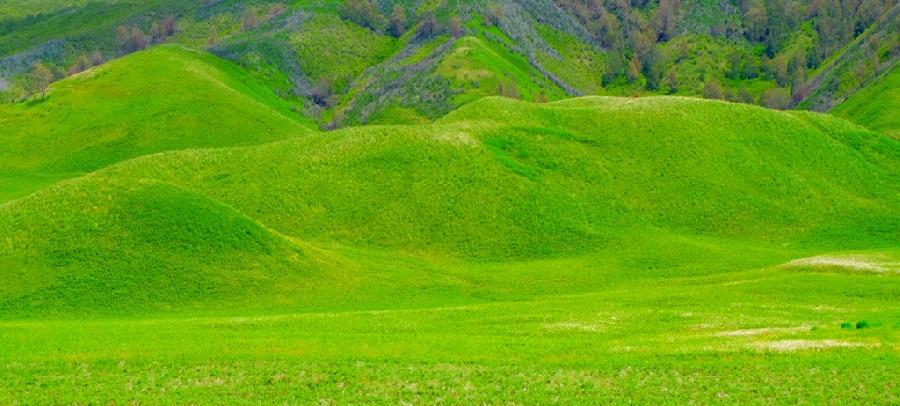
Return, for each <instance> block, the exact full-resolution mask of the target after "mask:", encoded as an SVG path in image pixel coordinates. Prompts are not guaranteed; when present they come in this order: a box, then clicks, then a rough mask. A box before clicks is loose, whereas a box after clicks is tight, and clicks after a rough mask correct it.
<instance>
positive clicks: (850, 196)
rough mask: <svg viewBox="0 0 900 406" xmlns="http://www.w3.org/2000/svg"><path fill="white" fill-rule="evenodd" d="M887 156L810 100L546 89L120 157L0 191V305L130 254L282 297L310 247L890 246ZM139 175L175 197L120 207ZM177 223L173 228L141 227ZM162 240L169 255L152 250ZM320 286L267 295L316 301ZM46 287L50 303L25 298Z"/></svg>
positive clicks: (418, 250) (177, 303)
mask: <svg viewBox="0 0 900 406" xmlns="http://www.w3.org/2000/svg"><path fill="white" fill-rule="evenodd" d="M496 117H504V119H503V120H497V119H496ZM898 169H900V144H898V143H897V141H895V140H891V139H889V138H886V137H884V136H880V135H878V134H876V133H872V132H868V131H866V130H864V129H862V128H861V127H857V126H855V125H852V124H849V123H847V122H845V121H843V120H840V119H836V118H831V117H828V116H822V115H817V114H808V113H782V112H773V111H770V110H765V109H762V108H758V107H751V106H746V105H739V104H731V103H723V102H712V101H704V100H697V99H685V98H646V99H622V98H583V99H573V100H567V101H563V102H558V103H551V104H547V105H539V104H530V103H525V102H519V101H514V100H510V99H502V98H490V99H484V100H482V101H479V102H475V103H472V104H470V105H469V106H467V107H466V108H463V109H462V110H459V111H456V112H454V113H452V114H450V115H448V116H447V117H445V118H443V119H442V120H440V121H439V122H438V123H435V124H432V125H425V126H408V127H404V126H385V127H362V128H354V129H347V130H341V131H338V132H334V133H328V134H321V135H311V136H307V137H302V138H296V139H292V140H287V141H281V142H276V143H271V144H266V145H261V146H256V147H243V148H231V149H219V150H191V151H186V152H174V153H168V154H159V155H153V156H149V157H144V158H140V159H136V160H132V161H128V162H125V163H123V164H120V165H116V166H113V167H111V168H108V169H105V170H103V171H100V172H98V173H96V174H93V175H90V176H88V177H85V178H81V179H76V180H72V181H68V182H65V183H62V184H60V185H59V186H56V187H54V188H51V189H48V190H46V191H42V192H40V193H37V194H35V195H32V196H30V197H27V198H25V199H21V200H18V201H15V202H11V203H8V204H7V205H5V206H3V207H2V209H0V232H2V233H3V234H5V235H7V236H8V238H7V240H6V243H5V244H4V245H2V246H0V258H3V259H2V261H3V262H4V263H5V264H6V266H7V267H8V269H15V270H16V271H15V272H16V274H15V275H17V278H18V279H20V280H22V281H32V280H33V281H43V282H36V283H37V284H36V285H33V286H31V285H28V286H25V287H21V286H18V284H13V285H12V286H10V289H13V291H10V292H9V293H7V294H6V300H7V306H8V307H7V309H8V311H13V310H16V311H17V312H18V311H24V312H25V313H26V314H27V313H30V312H32V311H35V312H45V311H49V310H50V309H56V310H57V311H61V310H59V309H71V310H70V311H71V312H73V313H75V314H77V313H79V312H81V311H86V312H101V313H106V312H112V313H116V312H118V310H117V309H116V308H114V307H108V306H111V305H109V304H104V300H99V299H98V300H96V301H92V302H91V304H90V305H87V304H84V303H81V302H73V300H75V299H74V298H80V297H82V295H79V294H77V293H75V292H77V289H80V288H79V286H81V285H82V284H84V283H96V281H98V280H102V281H103V284H104V285H105V286H108V287H115V288H116V289H117V290H116V291H117V292H122V293H123V294H124V293H127V292H128V290H129V289H130V288H128V286H133V285H129V284H130V283H131V282H128V281H130V280H131V279H124V280H123V279H120V278H124V277H125V276H126V275H129V274H130V272H132V270H134V269H158V270H159V272H162V274H163V275H168V276H165V277H160V278H159V279H152V278H151V279H149V280H147V281H145V283H143V284H142V285H140V286H142V289H148V290H149V291H151V292H152V291H154V290H155V288H153V286H156V284H157V283H161V281H178V280H182V278H185V277H186V276H183V274H182V270H186V269H194V271H193V272H191V273H190V275H191V278H195V277H196V278H201V280H204V283H206V284H209V286H210V287H209V288H208V289H210V290H212V291H217V289H226V290H228V291H229V292H230V293H229V295H230V296H228V298H227V300H224V301H219V300H218V299H217V296H216V295H200V294H198V295H197V297H196V298H194V299H192V300H200V301H202V302H203V303H205V304H206V307H207V308H221V307H224V308H229V307H233V308H240V307H241V305H239V304H238V303H239V302H240V301H239V300H238V298H240V297H244V296H245V295H246V294H248V293H247V292H246V291H249V292H252V294H253V295H275V296H276V297H290V295H285V294H284V292H286V291H287V292H291V291H297V292H304V291H305V289H309V288H310V287H309V286H306V285H303V286H300V287H297V285H296V284H295V283H294V282H290V281H291V280H292V279H291V278H293V276H292V275H296V274H297V273H301V274H302V273H305V272H309V271H311V270H319V271H321V272H325V274H329V273H330V272H336V271H338V269H340V268H341V267H347V266H348V265H334V264H332V265H327V264H326V265H322V264H321V262H320V261H324V260H325V259H328V258H330V260H332V261H338V262H337V264H347V263H349V264H353V263H356V264H357V265H351V266H349V267H350V269H366V270H367V271H366V273H364V274H361V275H358V276H356V277H353V276H349V275H346V274H343V273H342V274H343V275H344V276H343V277H344V278H351V280H352V279H355V278H361V279H362V280H367V279H368V278H370V277H372V275H371V274H369V273H368V272H373V271H374V270H375V269H391V268H392V267H396V266H398V265H397V264H404V265H401V266H400V268H401V269H409V268H410V267H413V268H424V269H432V270H431V271H428V272H424V273H422V274H421V275H420V276H421V277H422V278H425V280H426V281H428V283H429V284H430V283H432V282H434V281H433V280H432V279H431V278H435V277H436V276H435V274H434V272H436V271H434V269H442V268H445V267H446V266H447V264H452V263H458V262H460V261H461V262H462V263H473V264H476V263H494V262H507V261H543V260H555V259H562V258H573V257H574V258H581V257H585V258H592V257H593V256H594V255H601V256H602V255H609V253H610V252H614V251H616V250H619V249H621V247H625V246H628V245H630V244H636V245H637V246H639V247H643V250H654V251H658V252H667V251H669V250H675V249H676V248H675V247H676V246H678V245H679V244H673V243H672V242H671V241H672V240H676V241H677V240H679V239H683V238H687V239H689V240H690V239H697V238H699V239H704V238H712V239H717V240H716V241H718V242H716V243H714V244H713V245H714V246H717V247H719V248H717V249H722V250H731V248H728V247H729V246H730V245H731V244H732V243H729V242H728V241H732V242H735V243H737V242H742V243H743V244H746V246H748V247H755V248H753V249H766V248H767V247H769V248H770V249H776V248H777V249H778V250H787V251H788V252H793V253H794V254H795V255H803V254H807V253H809V252H819V251H830V250H848V249H873V248H890V247H895V246H896V244H897V242H898V239H900V235H898V234H897V230H900V223H898V218H900V215H898V214H900V213H898V207H900V204H898V202H900V187H898V184H900V177H898V173H900V170H898ZM148 180H152V181H153V182H161V184H162V185H164V187H163V190H162V191H160V192H159V193H163V192H165V193H166V194H169V193H171V194H173V196H174V197H173V198H172V199H157V200H153V201H152V204H147V203H143V202H142V200H140V199H138V200H137V201H136V200H135V198H134V197H132V195H134V194H136V195H137V196H144V197H141V199H143V198H146V197H147V196H150V195H151V194H144V193H143V192H142V190H144V189H146V188H147V187H148V186H146V185H145V183H146V182H148ZM154 187H157V186H154ZM171 188H175V189H171ZM208 206H209V207H221V209H217V210H216V211H210V213H209V216H211V217H210V220H209V221H210V222H212V223H211V224H210V226H209V227H201V226H199V225H198V226H197V227H196V228H195V229H193V231H192V232H190V233H186V232H185V230H190V229H191V228H190V227H189V226H188V225H189V224H191V222H192V221H195V220H192V218H193V216H195V215H196V214H194V213H196V212H197V211H198V210H199V211H203V210H204V209H202V207H208ZM48 208H57V209H51V210H49V211H48ZM157 212H158V213H157ZM220 212H221V213H220ZM142 216H153V217H151V218H148V219H143V217H142ZM157 216H160V217H159V218H157ZM244 216H246V217H244ZM163 219H164V220H165V221H162V220H163ZM226 220H227V221H226ZM215 222H222V223H221V224H219V225H218V226H216V225H215ZM40 230H46V232H42V231H40ZM50 230H56V232H53V233H51V232H50ZM266 230H270V231H266ZM176 235H183V236H184V238H186V239H187V240H185V242H184V243H183V244H181V243H179V244H173V243H170V244H162V245H155V244H154V243H153V242H154V241H157V240H156V239H157V238H160V237H161V236H176ZM279 235H280V236H285V237H283V238H281V239H280V238H276V237H277V236H279ZM126 236H127V237H128V238H125V237H126ZM148 239H149V241H148ZM284 239H286V241H288V242H290V241H294V243H295V245H296V244H299V245H296V246H295V247H294V248H297V247H299V248H301V249H305V250H306V251H309V250H312V251H311V252H313V253H315V254H308V255H312V256H313V258H318V259H316V260H314V261H312V262H309V261H307V262H299V263H296V264H292V263H290V262H284V261H285V255H286V254H285V252H292V251H290V249H289V248H290V246H291V244H288V243H286V242H285V241H283V240H284ZM224 243H227V244H228V245H227V246H226V247H221V246H219V244H224ZM279 244H280V245H279ZM285 244H287V246H285ZM182 246H183V247H184V249H186V251H172V250H177V249H180V248H179V247H182ZM226 248H227V249H226ZM322 250H325V251H328V250H337V251H335V252H334V253H333V254H331V255H326V254H323V251H322ZM348 250H349V251H348ZM104 252H105V253H122V252H128V253H129V255H128V256H126V257H121V256H118V255H116V256H112V257H107V256H104V255H100V254H101V253H104ZM217 252H221V254H222V255H230V254H229V253H230V252H234V255H237V256H238V258H242V259H241V260H236V259H234V258H232V257H229V256H223V257H220V256H219V254H215V255H214V254H212V253H217ZM379 253H383V254H387V253H392V254H390V255H389V257H394V258H398V259H394V260H391V261H390V262H389V263H388V264H387V265H377V264H378V263H379V261H371V260H368V259H364V258H368V257H369V256H375V257H377V256H378V255H382V254H379ZM602 253H607V254H602ZM360 255H362V257H360ZM636 255H640V254H636ZM622 256H624V257H626V258H627V257H628V256H627V255H624V254H623V255H622ZM620 257H621V256H620ZM767 257H768V258H779V260H783V259H785V257H783V256H781V255H775V256H772V257H770V256H768V255H767V256H763V258H767ZM660 259H661V258H659V259H656V260H660ZM656 260H654V261H656ZM770 260H772V259H770ZM195 261H203V262H201V263H196V264H195ZM590 262H595V261H594V260H591V261H590ZM626 262H627V261H626ZM237 264H240V267H239V268H236V269H242V272H248V270H247V269H244V268H248V269H260V270H261V271H260V272H263V273H262V274H260V275H259V279H260V283H262V285H259V286H251V285H240V286H238V285H235V284H234V283H236V281H237V280H240V278H242V277H236V278H237V279H234V280H232V279H224V280H222V279H217V278H214V279H213V280H205V279H204V278H206V277H204V276H203V275H205V274H204V272H203V271H197V270H196V269H205V268H206V267H210V268H209V269H214V268H215V267H218V268H220V269H232V268H233V267H235V266H237ZM246 264H251V265H246ZM265 264H270V265H265ZM271 264H278V265H277V266H276V265H271ZM373 264H375V265H373ZM429 264H431V265H429ZM382 266H386V268H382ZM434 267H437V268H434ZM623 268H624V270H623V272H630V271H629V269H633V268H638V269H639V268H640V266H637V267H635V266H634V264H632V265H626V266H624V267H623ZM706 268H707V269H715V268H716V267H715V266H712V265H707V266H706ZM281 269H284V270H281ZM50 270H52V272H49V271H50ZM264 271H265V272H264ZM266 272H272V273H270V274H268V273H266ZM686 272H687V273H686V274H690V273H692V272H690V271H686ZM101 274H102V275H109V276H110V277H100V276H98V275H101ZM226 274H228V272H226ZM466 274H467V275H469V274H470V273H466ZM676 274H677V272H676ZM236 275H241V274H240V273H238V274H236ZM267 275H268V276H267ZM403 275H405V274H402V273H401V274H398V273H397V271H390V272H387V273H385V274H384V275H382V276H381V277H383V278H385V281H391V282H385V281H382V282H383V283H385V286H389V287H390V288H389V289H388V290H387V291H384V292H380V293H379V292H370V294H372V295H374V296H376V297H380V299H379V301H380V300H386V298H387V297H390V296H391V295H390V294H388V292H391V291H398V292H405V291H407V289H409V288H410V283H413V284H415V279H414V280H413V281H412V282H409V281H406V280H405V276H403ZM469 277H470V276H467V277H464V279H468V278H469ZM69 278H71V279H69ZM129 278H130V277H129ZM173 278H174V279H173ZM589 279H590V278H589ZM72 281H77V282H72ZM91 281H94V282H91ZM357 282H358V283H362V282H359V280H357ZM348 283H349V282H348ZM523 283H525V282H523ZM596 283H597V281H594V282H591V283H589V284H588V285H586V286H585V287H588V286H596V285H595V284H596ZM301 285H302V284H301ZM438 285H441V284H440V283H439V284H438ZM449 285H450V286H456V285H457V283H456V282H452V283H449ZM191 286H193V285H191ZM334 286H335V285H332V284H330V283H327V284H325V285H322V286H319V287H318V289H322V291H320V292H319V293H315V292H309V294H306V293H298V294H296V295H294V296H293V297H292V298H290V299H285V301H284V303H285V304H286V305H290V306H303V305H304V303H306V304H311V303H319V302H320V301H321V298H322V297H324V296H321V295H320V294H321V293H322V292H332V290H331V289H332V288H333V287H334ZM561 286H571V285H570V284H567V283H564V284H562V285H561ZM457 288H458V287H457ZM457 288H454V289H457ZM497 288H498V287H497V286H490V284H488V286H487V287H486V289H487V291H492V290H494V289H497ZM167 289H171V287H167V288H166V289H163V290H161V291H166V290H167ZM193 290H194V288H193V287H192V288H189V289H187V290H186V291H188V292H190V291H193ZM410 291H412V290H410ZM48 292H51V293H48ZM97 292H100V293H96V294H98V295H100V296H102V297H107V296H109V294H108V293H107V290H98V291H97ZM382 294H384V296H383V297H382V296H381V295H382ZM48 295H49V297H55V298H57V301H55V302H54V301H50V300H49V299H43V297H45V296H48ZM339 295H340V297H347V296H343V295H341V294H339ZM421 295H422V296H425V297H426V298H427V297H429V296H430V294H429V293H427V291H426V292H425V293H421ZM450 296H453V297H456V296H458V295H455V294H454V295H450ZM459 296H461V297H466V296H467V295H466V294H460V295H459ZM31 297H36V298H42V299H40V300H37V299H35V300H32V299H29V298H31ZM78 300H81V299H78ZM423 300H424V299H423ZM429 300H430V299H429ZM454 300H456V299H454ZM460 300H461V299H460ZM426 301H427V300H426ZM276 302H279V303H280V302H282V300H280V299H279V300H277V301H276ZM127 303H128V304H127V305H125V304H121V306H122V309H121V312H124V313H129V312H132V311H136V310H137V309H143V310H146V309H149V308H154V307H156V308H160V306H162V307H163V308H168V307H171V308H172V309H177V308H182V307H184V306H185V305H186V304H187V303H190V301H189V300H187V299H185V300H182V299H181V298H180V296H178V297H172V296H169V295H160V296H146V295H133V296H129V300H128V301H127ZM274 307H277V306H274ZM29 309H30V310H29Z"/></svg>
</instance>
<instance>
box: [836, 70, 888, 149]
mask: <svg viewBox="0 0 900 406" xmlns="http://www.w3.org/2000/svg"><path fill="white" fill-rule="evenodd" d="M898 111H900V64H896V65H895V66H894V67H893V68H892V69H891V70H890V71H888V72H886V73H885V74H884V75H883V76H881V77H879V78H877V80H875V81H874V82H873V83H871V84H869V85H868V86H866V87H864V88H862V89H860V90H859V91H858V92H856V93H854V94H853V95H852V96H850V97H849V98H848V99H847V100H844V102H843V103H841V104H839V105H837V106H836V107H835V108H834V109H833V110H831V113H832V114H834V115H837V116H840V117H844V118H847V119H848V120H852V121H854V122H856V123H859V124H861V125H864V126H866V127H868V128H871V129H873V130H876V131H882V132H884V133H886V134H894V135H898V134H900V114H898V113H897V112H898Z"/></svg>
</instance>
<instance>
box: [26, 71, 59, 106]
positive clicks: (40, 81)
mask: <svg viewBox="0 0 900 406" xmlns="http://www.w3.org/2000/svg"><path fill="white" fill-rule="evenodd" d="M53 79H54V76H53V72H52V71H51V70H50V69H49V68H47V66H46V65H44V64H43V63H41V62H38V63H36V64H34V66H32V68H31V72H30V73H29V74H28V81H27V82H26V83H27V91H28V93H29V94H39V95H40V96H41V98H42V99H43V98H44V97H46V96H47V88H48V87H50V83H51V82H53Z"/></svg>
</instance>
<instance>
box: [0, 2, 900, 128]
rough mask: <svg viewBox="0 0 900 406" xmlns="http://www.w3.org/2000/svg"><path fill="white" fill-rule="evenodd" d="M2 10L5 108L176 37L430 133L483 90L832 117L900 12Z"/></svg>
mask: <svg viewBox="0 0 900 406" xmlns="http://www.w3.org/2000/svg"><path fill="white" fill-rule="evenodd" d="M31 3H35V2H31ZM0 7H3V8H0V94H2V95H3V98H5V99H6V100H21V99H22V98H23V97H26V95H28V94H30V93H40V92H39V90H40V87H41V86H39V83H38V85H36V84H35V83H34V82H35V81H37V82H40V80H36V77H35V75H34V74H33V73H34V72H33V66H34V65H35V64H36V63H43V65H44V66H46V67H47V68H48V70H49V72H51V73H52V76H53V78H55V79H59V78H61V77H64V76H66V75H67V74H71V73H75V72H79V71H82V70H84V69H85V68H88V67H90V66H92V65H96V64H97V63H100V62H102V61H105V60H108V59H111V58H115V57H118V56H120V55H123V54H127V53H130V52H134V51H136V50H140V49H143V48H145V47H147V46H149V45H152V44H155V43H161V42H177V43H187V44H190V45H192V46H195V47H198V48H200V47H205V48H207V49H209V50H210V51H212V52H213V53H215V54H217V55H220V56H223V57H225V58H226V59H230V60H232V61H234V62H237V63H238V64H240V65H241V66H243V67H244V68H246V69H247V70H248V71H249V72H251V73H252V74H253V75H254V76H256V78H257V80H259V81H260V82H261V83H263V84H264V85H266V86H268V87H270V88H271V89H273V90H274V91H275V92H276V93H277V94H278V95H279V96H281V97H282V98H284V99H286V100H289V101H290V102H292V103H294V104H298V105H300V106H302V109H298V110H302V112H303V113H304V114H306V115H307V116H308V117H311V118H313V119H314V120H316V121H318V123H319V124H320V125H321V126H323V127H324V128H334V127H339V126H345V125H352V124H366V123H417V122H423V121H427V120H433V119H435V118H438V117H440V116H442V115H444V114H446V113H448V112H449V111H452V110H453V109H455V108H457V107H459V106H460V105H462V104H465V103H467V102H470V101H472V100H476V99H477V98H479V97H482V96H484V95H503V96H508V97H514V98H523V99H526V100H534V101H544V100H558V99H561V98H565V97H570V96H579V95H592V94H606V95H629V96H630V95H635V94H675V95H702V96H704V97H707V98H715V99H727V100H731V101H740V102H745V103H752V104H762V105H765V106H767V107H772V108H779V109H784V108H788V107H800V108H804V109H812V110H817V111H828V110H830V109H831V108H832V107H833V106H834V105H835V104H837V103H838V102H839V101H841V100H843V99H844V98H846V97H847V96H848V95H850V94H853V93H855V92H856V91H857V90H858V89H861V88H863V87H865V86H867V85H869V84H870V83H872V82H873V81H875V80H877V78H878V77H880V76H882V74H883V73H884V72H886V71H888V70H890V69H891V68H892V67H893V66H895V65H896V63H897V58H898V55H900V39H898V38H900V34H898V31H897V21H898V19H900V5H897V4H896V2H891V1H887V0H860V1H855V0H854V1H837V0H822V1H819V0H817V1H807V0H729V1H722V2H711V1H700V0H660V1H656V0H651V1H645V0H635V1H630V2H621V1H613V0H515V1H497V2H492V1H462V0H460V1H456V0H441V1H414V0H404V1H377V2H376V1H373V0H346V1H306V0H296V1H286V2H278V1H264V0H246V1H236V0H215V1H204V2H200V1H197V2H189V1H183V0H151V1H144V0H141V1H136V0H119V1H110V0H94V1H87V0H77V1H76V0H42V1H38V2H36V4H29V5H28V6H25V5H22V4H19V2H18V1H16V2H14V3H13V4H12V5H7V6H0ZM4 89H5V91H4Z"/></svg>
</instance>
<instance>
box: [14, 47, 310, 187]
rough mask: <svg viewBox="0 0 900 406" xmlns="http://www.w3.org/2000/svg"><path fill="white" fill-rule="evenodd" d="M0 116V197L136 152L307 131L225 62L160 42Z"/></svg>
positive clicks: (255, 141)
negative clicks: (0, 185)
mask: <svg viewBox="0 0 900 406" xmlns="http://www.w3.org/2000/svg"><path fill="white" fill-rule="evenodd" d="M0 122H2V123H3V125H2V129H0V143H2V144H3V145H4V148H3V149H2V150H0V182H3V183H2V187H0V190H2V191H3V192H0V201H3V200H7V199H10V198H12V197H16V196H20V195H22V194H24V193H27V192H28V191H30V190H34V189H35V188H36V187H38V186H41V185H46V184H47V182H46V181H44V179H51V180H52V179H56V178H60V177H68V176H73V175H77V174H83V173H86V172H90V171H93V170H96V169H99V168H101V167H103V166H106V165H109V164H112V163H115V162H119V161H122V160H124V159H128V158H132V157H136V156H140V155H146V154H152V153H156V152H162V151H169V150H178V149H184V148H200V147H225V146H235V145H252V144H259V143H263V142H268V141H273V140H277V139H283V138H288V137H295V136H298V135H302V134H304V133H306V132H308V131H309V130H308V125H307V124H306V122H304V120H303V119H301V118H300V116H299V115H298V114H297V113H293V112H292V111H291V109H290V106H289V105H288V104H287V103H286V102H284V101H283V100H282V99H280V98H278V97H277V96H275V95H274V94H273V93H272V91H271V90H269V89H268V88H265V87H263V86H261V85H259V84H257V83H256V82H254V81H253V80H252V79H251V78H250V77H249V76H248V75H247V74H245V73H243V72H242V71H240V70H239V69H237V68H236V67H235V66H234V65H232V64H231V63H229V62H226V61H224V60H221V59H218V58H216V57H213V56H210V55H208V54H204V53H202V52H198V51H194V50H190V49H187V48H183V47H180V46H168V45H167V46H160V47H157V48H153V49H150V50H147V51H144V52H141V53H136V54H133V55H130V56H128V57H126V58H123V59H121V60H117V61H114V62H111V63H108V64H106V65H103V66H100V67H97V68H94V69H92V70H89V71H87V72H84V73H82V74H79V75H77V76H73V77H71V78H68V79H66V80H64V81H61V82H57V83H55V84H53V85H52V86H51V89H50V91H49V92H48V95H47V96H46V97H45V98H41V97H35V98H33V99H32V100H30V101H28V102H26V103H18V104H13V105H2V106H0ZM30 180H33V182H31V181H30Z"/></svg>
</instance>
